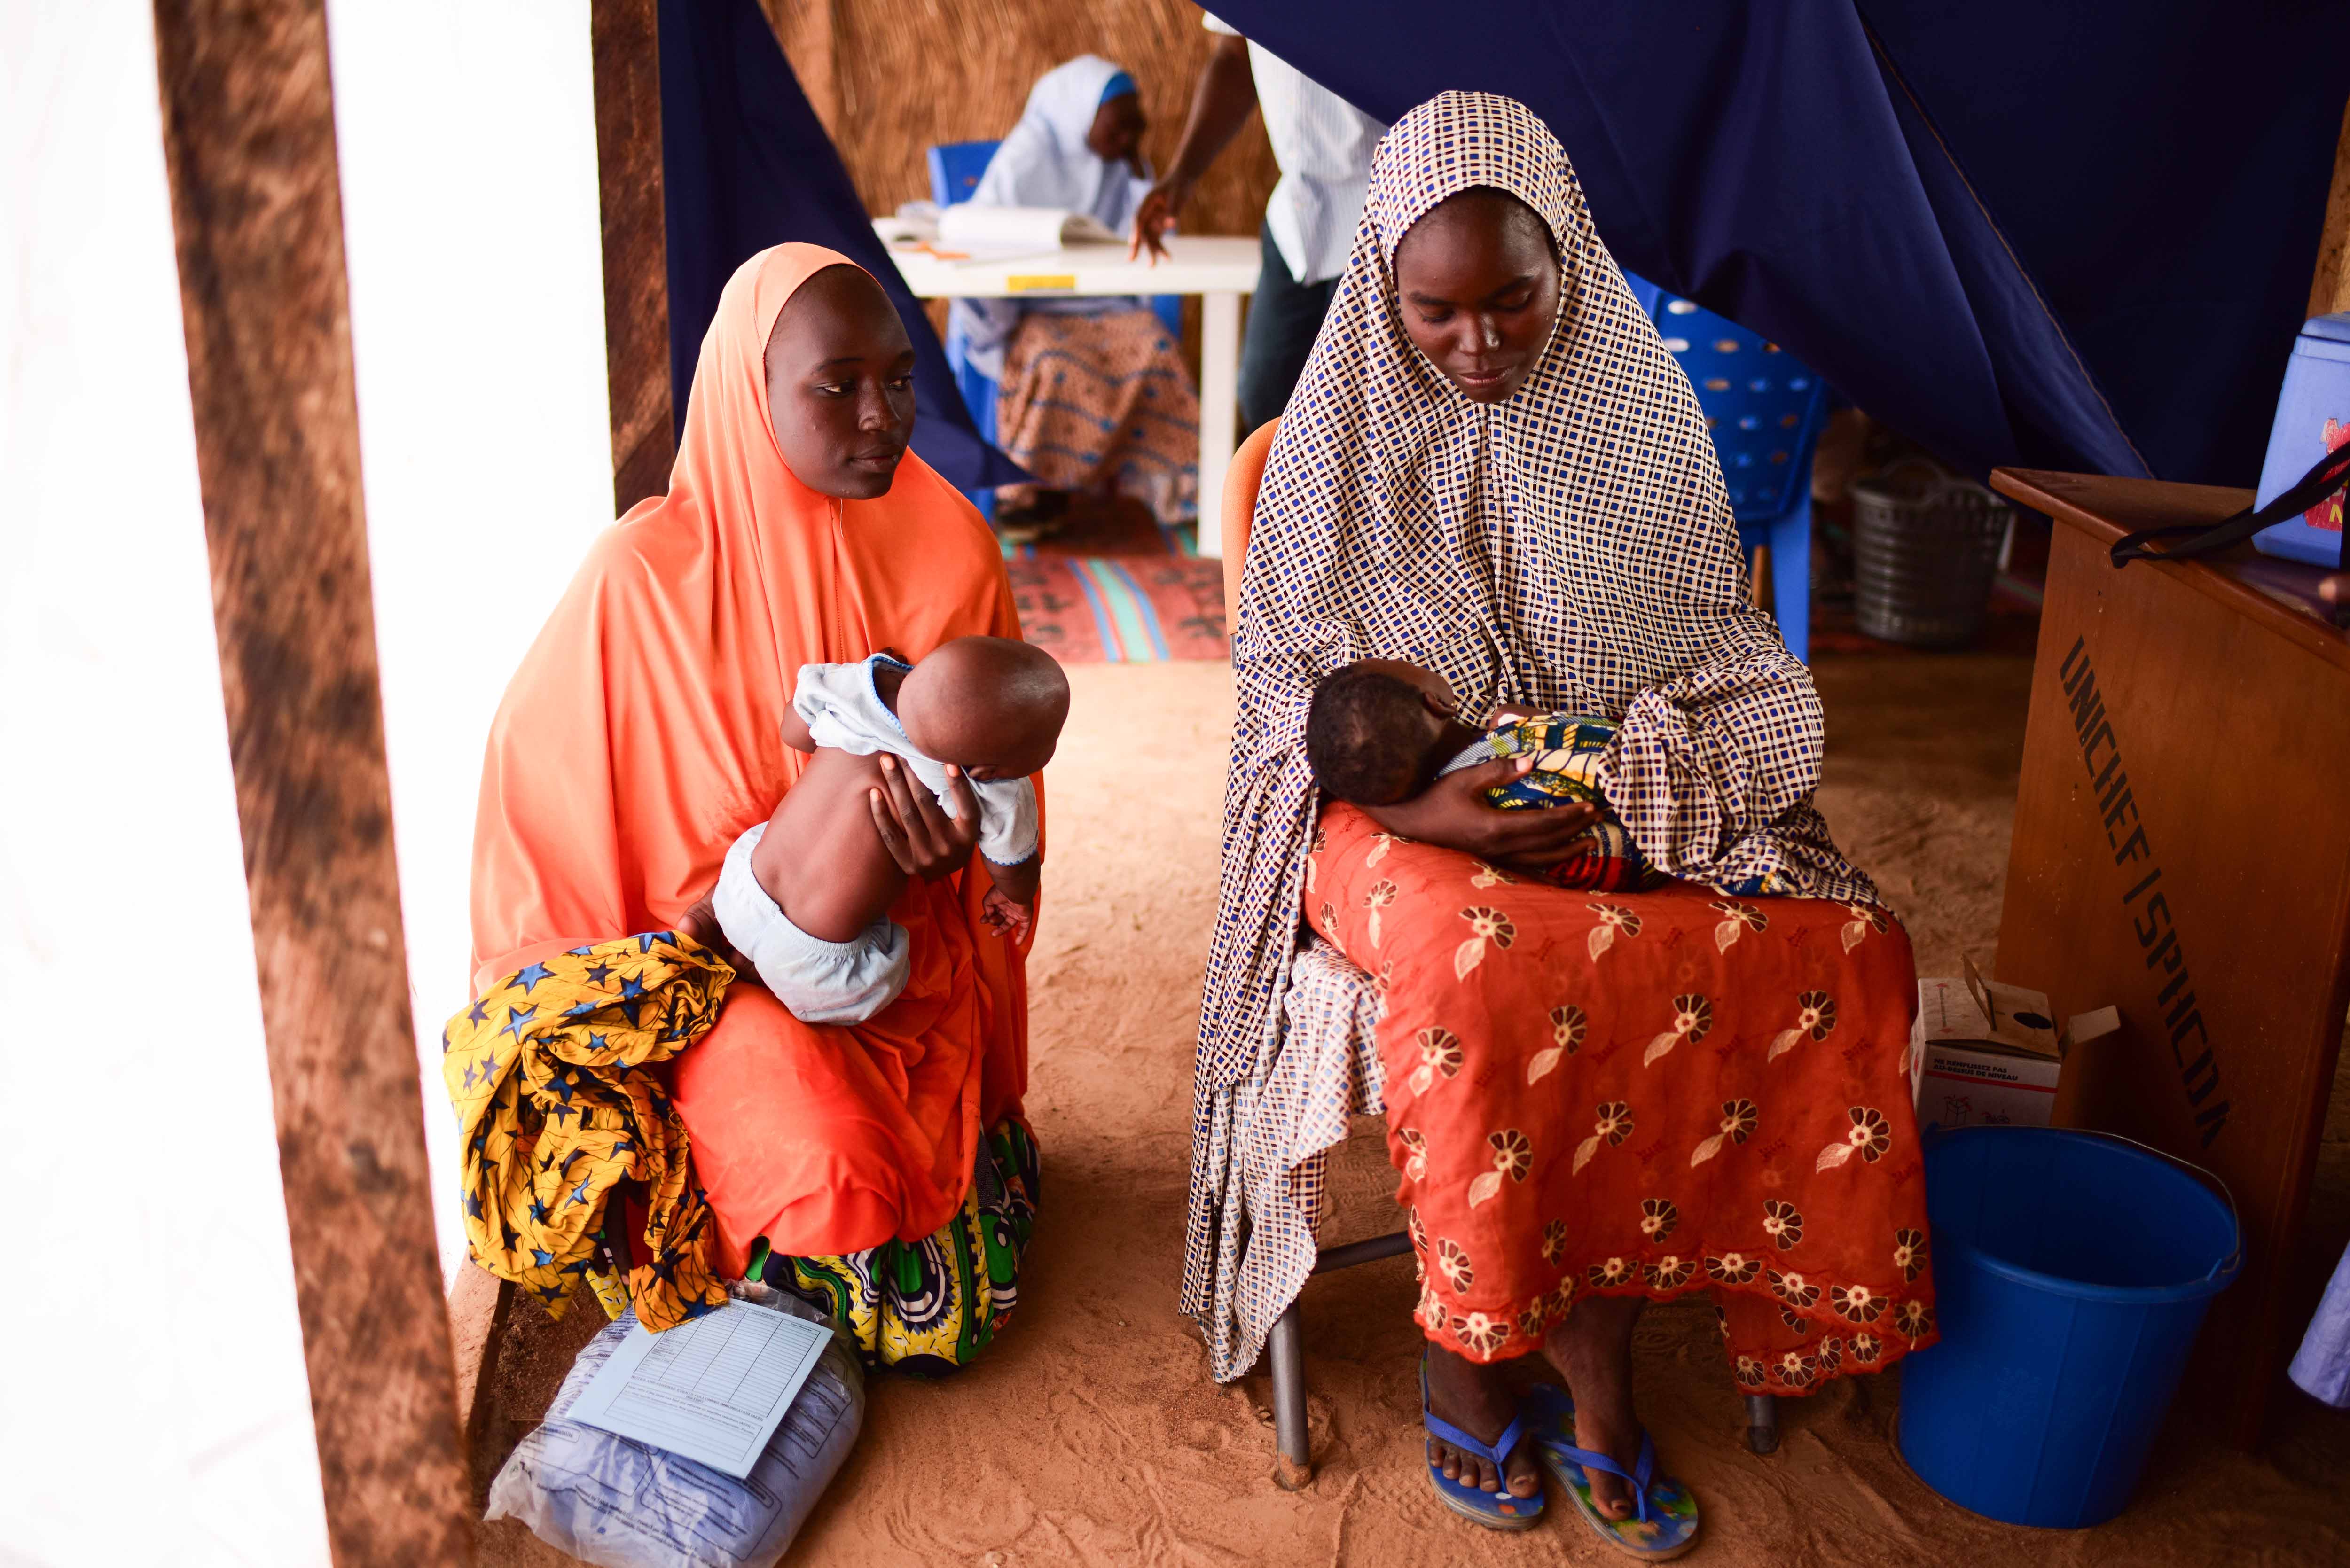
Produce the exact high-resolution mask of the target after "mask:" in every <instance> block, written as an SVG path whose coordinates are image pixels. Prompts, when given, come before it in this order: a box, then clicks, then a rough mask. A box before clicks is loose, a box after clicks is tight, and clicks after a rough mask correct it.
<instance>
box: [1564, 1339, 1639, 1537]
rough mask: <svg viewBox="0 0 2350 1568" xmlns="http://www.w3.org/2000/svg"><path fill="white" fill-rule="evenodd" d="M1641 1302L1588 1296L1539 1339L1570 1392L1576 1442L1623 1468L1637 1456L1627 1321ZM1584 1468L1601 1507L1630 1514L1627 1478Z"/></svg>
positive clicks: (1615, 1514) (1617, 1515) (1612, 1514)
mask: <svg viewBox="0 0 2350 1568" xmlns="http://www.w3.org/2000/svg"><path fill="white" fill-rule="evenodd" d="M1644 1304H1645V1303H1643V1302H1642V1301H1641V1300H1640V1298H1639V1297H1638V1296H1630V1297H1625V1296H1587V1297H1586V1298H1585V1299H1583V1300H1582V1301H1579V1302H1577V1303H1575V1307H1574V1310H1572V1311H1571V1312H1569V1313H1568V1314H1566V1321H1565V1322H1564V1323H1562V1324H1559V1325H1558V1326H1557V1327H1556V1328H1554V1329H1552V1330H1551V1331H1550V1337H1549V1338H1548V1339H1546V1340H1544V1342H1543V1354H1544V1355H1546V1356H1548V1357H1549V1358H1550V1364H1551V1365H1552V1366H1555V1367H1557V1368H1558V1374H1559V1376H1561V1377H1564V1378H1565V1379H1566V1389H1567V1392H1568V1393H1569V1394H1571V1395H1573V1396H1574V1397H1575V1447H1576V1448H1578V1449H1589V1450H1590V1451H1591V1452H1593V1453H1595V1454H1606V1455H1607V1457H1608V1458H1609V1459H1614V1460H1615V1461H1616V1462H1617V1464H1619V1465H1621V1466H1623V1467H1624V1468H1625V1469H1627V1470H1629V1469H1632V1468H1633V1467H1634V1463H1635V1461H1637V1460H1638V1459H1639V1457H1640V1421H1639V1417H1637V1416H1635V1415H1633V1413H1632V1325H1633V1324H1636V1323H1638V1322H1639V1320H1640V1308H1641V1307H1642V1305H1644ZM1585 1473H1586V1474H1587V1475H1588V1476H1589V1477H1590V1478H1591V1501H1592V1502H1593V1504H1594V1505H1595V1506H1596V1507H1597V1509H1598V1510H1599V1511H1600V1512H1601V1513H1603V1514H1605V1515H1606V1516H1607V1517H1608V1518H1609V1519H1630V1518H1631V1517H1633V1515H1634V1513H1635V1511H1636V1510H1635V1508H1634V1506H1633V1502H1632V1488H1631V1485H1630V1483H1628V1482H1627V1481H1626V1480H1624V1479H1623V1478H1622V1477H1621V1476H1615V1475H1610V1474H1608V1473H1607V1471H1606V1470H1586V1472H1585Z"/></svg>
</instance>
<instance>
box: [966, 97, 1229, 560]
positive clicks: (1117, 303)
mask: <svg viewBox="0 0 2350 1568" xmlns="http://www.w3.org/2000/svg"><path fill="white" fill-rule="evenodd" d="M1147 126H1148V121H1147V120H1146V119H1144V117H1143V112H1142V98H1141V95H1140V94H1139V92H1138V91H1137V90H1136V88H1135V85H1134V78H1132V77H1130V76H1128V75H1127V73H1126V72H1125V71H1123V70H1120V69H1119V68H1118V67H1117V66H1115V65H1113V64H1111V63H1110V62H1109V61H1107V60H1105V59H1103V58H1101V57H1099V56H1097V55H1080V56H1078V57H1076V59H1074V60H1070V61H1068V62H1067V63H1066V64H1064V65H1060V66H1056V67H1054V68H1053V69H1052V70H1049V71H1047V72H1045V75H1044V76H1043V77H1041V78H1038V80H1037V82H1036V85H1035V88H1032V89H1030V91H1029V94H1028V107H1027V109H1025V111H1024V112H1023V113H1022V115H1021V117H1020V123H1019V124H1017V125H1015V126H1014V127H1013V128H1012V132H1011V134H1010V135H1008V136H1006V137H1005V138H1004V139H1003V144H1002V145H1001V146H999V147H998V148H997V149H996V151H995V156H994V158H993V160H991V161H989V163H988V165H987V172H986V173H985V174H983V176H981V178H980V182H979V186H978V189H977V190H975V191H974V192H972V197H971V200H972V202H973V203H974V204H976V205H980V206H996V207H1055V208H1060V209H1063V210H1066V211H1068V212H1072V213H1084V214H1086V215H1087V216H1089V217H1092V218H1095V219H1097V220H1098V221H1099V222H1100V223H1102V225H1103V226H1104V227H1106V228H1107V229H1109V230H1110V231H1111V232H1112V233H1113V234H1122V233H1123V232H1124V231H1125V230H1126V229H1127V227H1128V225H1129V224H1130V223H1132V222H1133V221H1134V210H1135V208H1136V206H1137V205H1139V203H1140V202H1141V200H1142V197H1143V194H1144V193H1145V192H1148V191H1149V189H1150V178H1149V169H1148V166H1147V165H1146V164H1145V163H1144V161H1143V159H1142V153H1141V146H1142V133H1143V131H1144V130H1145V129H1147ZM949 330H950V333H951V335H953V336H955V337H960V338H961V339H962V346H963V352H964V355H965V357H966V358H967V360H968V361H969V363H970V364H971V365H972V368H973V369H977V370H978V371H979V372H980V373H981V374H982V375H985V376H990V377H993V379H995V381H996V384H997V389H998V391H997V397H996V441H997V444H998V445H1000V446H1001V447H1003V450H1004V451H1005V452H1008V453H1009V454H1011V456H1012V457H1013V458H1014V461H1016V462H1019V463H1020V464H1021V465H1022V466H1023V467H1024V468H1026V469H1027V470H1028V472H1031V473H1033V474H1035V476H1036V477H1037V479H1038V480H1039V481H1041V482H1042V486H1041V489H1039V490H1038V491H1037V492H1036V493H1033V494H1032V493H1026V487H1022V491H1021V492H1019V493H1010V494H1007V496H1006V497H1005V500H1006V502H1007V505H1006V508H1005V511H1004V513H1003V514H1002V518H1003V521H1004V522H1005V523H1006V524H1018V523H1028V524H1039V523H1047V522H1049V521H1051V520H1052V519H1053V518H1054V517H1055V516H1057V515H1058V514H1060V513H1061V512H1062V511H1063V510H1064V509H1065V508H1066V502H1067V493H1068V492H1071V491H1095V492H1109V491H1116V492H1118V493H1125V494H1128V495H1132V496H1135V497H1137V498H1138V499H1139V500H1141V501H1142V502H1143V503H1144V504H1146V505H1148V506H1149V508H1150V510H1151V513H1152V514H1153V515H1154V516H1155V517H1156V518H1157V519H1158V521H1159V523H1160V524H1162V525H1166V526H1172V525H1173V524H1177V523H1180V522H1183V521H1186V520H1188V519H1190V518H1191V517H1192V516H1193V515H1194V514H1196V513H1197V511H1198V499H1197V498H1198V492H1199V472H1198V458H1199V450H1200V399H1199V392H1198V389H1196V388H1195V387H1194V386H1193V385H1192V381H1191V372H1190V371H1189V370H1188V369H1185V367H1184V365H1183V361H1182V357H1181V353H1180V344H1179V343H1178V342H1177V340H1176V337H1175V334H1174V333H1172V332H1170V331H1169V330H1168V328H1167V327H1166V325H1165V323H1163V322H1161V321H1160V320H1159V317H1157V316H1156V315H1154V314H1153V313H1152V312H1151V310H1150V308H1149V304H1148V302H1146V301H1144V300H1142V299H1140V298H1137V297H1134V296H1121V297H1116V298H1094V299H1073V298H1042V299H1024V300H1017V301H1015V300H1008V299H1006V300H993V299H991V300H964V299H959V300H956V301H955V302H954V305H953V307H952V311H951V321H950V327H949Z"/></svg>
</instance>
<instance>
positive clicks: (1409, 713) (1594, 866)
mask: <svg viewBox="0 0 2350 1568" xmlns="http://www.w3.org/2000/svg"><path fill="white" fill-rule="evenodd" d="M1615 738H1616V726H1615V724H1614V723H1613V722H1611V721H1609V720H1607V719H1604V718H1599V717H1597V716H1596V715H1593V714H1589V713H1531V712H1524V711H1518V710H1515V709H1510V708H1497V709H1495V710H1493V711H1492V712H1491V713H1490V714H1487V715H1485V716H1484V719H1483V722H1480V723H1471V722H1468V720H1467V719H1466V718H1465V717H1464V715H1463V714H1462V713H1461V709H1460V705H1459V703H1458V701H1456V700H1455V698H1454V697H1453V695H1452V689H1451V687H1450V686H1449V685H1447V684H1446V683H1445V680H1444V677H1442V676H1441V675H1439V674H1437V673H1436V672H1435V671H1434V670H1423V669H1421V668H1420V667H1419V666H1418V665H1416V664H1409V663H1406V662H1404V661H1403V660H1401V659H1359V660H1357V662H1355V663H1353V664H1349V665H1347V666H1345V667H1344V668H1343V669H1339V670H1333V671H1331V672H1330V673H1329V674H1328V675H1326V676H1325V677H1323V678H1322V680H1321V682H1320V683H1319V684H1318V685H1316V686H1315V689H1314V701H1313V705H1312V707H1311V708H1310V709H1309V710H1308V711H1307V714H1306V720H1305V756H1306V761H1307V763H1309V764H1310V765H1311V766H1312V767H1313V770H1314V782H1315V784H1316V785H1317V786H1318V787H1319V788H1320V789H1321V791H1322V793H1323V794H1325V795H1327V796H1329V797H1331V798H1333V799H1336V800H1343V801H1346V802H1347V803H1348V804H1350V805H1366V806H1382V805H1400V804H1401V803H1403V802H1404V801H1407V800H1410V799H1412V798H1413V797H1414V796H1416V795H1418V794H1421V793H1422V792H1423V791H1425V790H1426V789H1427V788H1428V787H1429V786H1430V784H1434V783H1435V782H1436V781H1437V780H1438V779H1440V778H1441V777H1443V776H1444V775H1445V774H1451V773H1456V772H1458V771H1460V770H1461V769H1462V768H1471V767H1477V766H1479V765H1481V764H1482V763H1493V762H1500V761H1503V760H1504V759H1507V758H1512V757H1521V758H1525V759H1528V760H1529V763H1530V765H1529V766H1527V767H1526V768H1525V769H1524V771H1523V772H1521V773H1520V774H1518V775H1517V776H1516V777H1515V778H1513V779H1512V780H1511V781H1510V782H1509V783H1507V784H1499V785H1496V786H1495V787H1493V788H1492V789H1489V790H1487V791H1486V792H1485V799H1486V801H1487V802H1488V804H1490V805H1494V806H1496V807H1499V808H1500V809H1502V810H1503V811H1524V810H1531V809H1540V808H1542V807H1545V806H1555V805H1576V804H1582V803H1586V802H1587V803H1588V804H1590V805H1592V806H1594V807H1596V809H1597V811H1598V813H1599V820H1598V822H1597V823H1596V825H1595V826H1593V827H1592V829H1591V831H1590V832H1589V833H1588V834H1587V835H1586V836H1584V837H1582V838H1579V839H1577V840H1576V841H1575V852H1574V853H1573V854H1572V855H1570V856H1568V857H1567V858H1566V859H1565V860H1562V861H1560V862H1559V863H1558V864H1557V865H1555V866H1551V867H1544V869H1543V870H1542V872H1541V873H1540V875H1541V876H1542V877H1543V879H1544V881H1547V882H1551V883H1554V884H1555V885H1556V886H1558V887H1561V888H1576V889H1590V890H1602V891H1615V892H1621V891H1627V890H1630V889H1635V888H1650V887H1654V886H1656V885H1657V884H1659V883H1660V882H1663V881H1664V880H1665V879H1666V878H1665V877H1664V876H1663V874H1662V873H1660V872H1658V871H1656V870H1654V869H1653V868H1652V867H1650V866H1649V865H1648V861H1647V859H1646V858H1645V857H1643V856H1642V855H1641V853H1640V846H1639V845H1638V844H1637V843H1635V842H1634V841H1633V838H1632V836H1631V835H1630V834H1629V833H1627V831H1625V828H1624V824H1623V822H1622V821H1621V820H1620V819H1619V818H1618V817H1617V815H1616V813H1615V812H1614V811H1613V810H1612V809H1610V808H1609V806H1608V805H1607V799H1606V797H1605V796H1603V795H1602V794H1600V791H1599V784H1598V770H1599V759H1600V757H1601V755H1602V754H1603V753H1606V751H1607V747H1608V745H1609V743H1610V742H1613V741H1614V740H1615Z"/></svg>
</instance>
